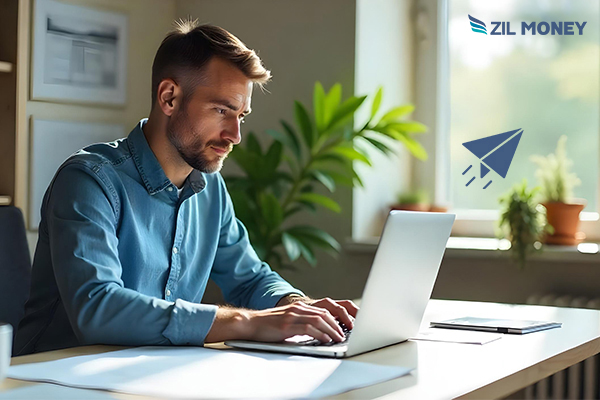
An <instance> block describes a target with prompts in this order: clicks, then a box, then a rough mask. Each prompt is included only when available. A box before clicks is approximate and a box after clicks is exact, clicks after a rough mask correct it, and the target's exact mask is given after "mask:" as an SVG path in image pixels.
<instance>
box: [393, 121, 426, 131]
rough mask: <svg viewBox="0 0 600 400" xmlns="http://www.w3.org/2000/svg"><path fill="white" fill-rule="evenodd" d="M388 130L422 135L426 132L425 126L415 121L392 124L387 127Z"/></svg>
mask: <svg viewBox="0 0 600 400" xmlns="http://www.w3.org/2000/svg"><path fill="white" fill-rule="evenodd" d="M387 126H388V128H390V129H394V130H396V131H400V132H409V133H424V132H427V126H425V125H423V124H422V123H420V122H415V121H406V122H393V123H391V124H388V125H387Z"/></svg>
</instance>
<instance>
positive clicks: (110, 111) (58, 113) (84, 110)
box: [15, 0, 175, 259]
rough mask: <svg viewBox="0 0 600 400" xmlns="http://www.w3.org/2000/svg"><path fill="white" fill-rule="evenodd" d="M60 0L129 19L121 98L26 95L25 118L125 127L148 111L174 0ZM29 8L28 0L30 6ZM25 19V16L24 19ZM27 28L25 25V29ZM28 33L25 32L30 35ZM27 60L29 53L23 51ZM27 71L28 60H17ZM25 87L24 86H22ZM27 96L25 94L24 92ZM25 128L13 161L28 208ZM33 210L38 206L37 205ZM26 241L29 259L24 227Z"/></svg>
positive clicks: (20, 198)
mask: <svg viewBox="0 0 600 400" xmlns="http://www.w3.org/2000/svg"><path fill="white" fill-rule="evenodd" d="M61 1H64V2H65V3H70V4H77V5H83V6H89V7H93V8H95V9H98V10H103V11H117V12H122V13H125V14H126V15H127V16H128V22H129V32H128V34H129V43H128V48H129V54H128V59H127V103H126V104H125V106H122V107H114V106H97V105H82V104H65V103H51V102H45V101H33V100H28V101H27V102H26V116H27V120H28V121H29V119H31V118H32V117H33V118H42V119H50V120H63V121H84V122H106V123H116V124H122V125H123V126H125V128H126V129H125V130H126V132H127V133H128V132H129V130H130V129H131V128H133V126H134V125H135V124H136V123H137V122H138V121H139V120H140V119H141V118H144V117H147V116H148V113H149V111H150V101H151V100H150V94H151V75H152V61H153V59H154V54H155V53H156V49H158V46H159V45H160V42H161V41H162V39H163V38H164V36H165V34H166V33H167V31H169V30H170V29H171V23H172V21H173V19H174V15H175V0H126V1H122V0H61ZM31 12H33V6H32V7H31ZM28 20H29V21H31V18H29V19H28ZM29 31H30V32H31V27H30V30H29ZM31 37H32V35H30V38H31ZM28 60H31V54H29V55H28ZM21 68H24V70H25V73H29V66H28V65H26V66H23V67H21ZM27 92H29V88H28V89H27ZM28 98H29V97H28ZM25 126H26V129H24V130H23V131H21V132H19V138H20V140H22V142H23V149H24V150H25V151H22V152H21V154H20V157H19V161H18V166H17V169H18V171H17V175H18V179H17V182H18V183H19V184H18V186H17V195H16V199H15V200H16V205H17V206H18V207H20V208H21V209H22V210H23V214H24V215H25V216H27V214H28V211H27V210H28V206H29V205H28V198H29V194H28V191H29V187H28V185H27V182H28V176H29V165H30V160H29V152H28V151H27V149H28V148H29V138H30V135H29V122H27V123H26V124H25ZM38 212H39V210H38ZM28 241H29V245H30V249H31V254H32V259H33V251H34V250H35V244H36V242H37V232H35V231H29V232H28Z"/></svg>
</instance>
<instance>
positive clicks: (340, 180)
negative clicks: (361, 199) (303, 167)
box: [323, 170, 353, 187]
mask: <svg viewBox="0 0 600 400" xmlns="http://www.w3.org/2000/svg"><path fill="white" fill-rule="evenodd" d="M323 172H326V173H327V175H329V176H330V177H331V178H332V179H333V181H334V182H335V183H336V184H338V185H344V186H350V187H352V186H353V183H352V178H351V177H349V176H347V175H344V174H341V173H339V172H337V171H329V170H327V171H323Z"/></svg>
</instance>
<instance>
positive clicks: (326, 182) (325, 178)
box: [311, 170, 335, 192]
mask: <svg viewBox="0 0 600 400" xmlns="http://www.w3.org/2000/svg"><path fill="white" fill-rule="evenodd" d="M311 175H312V176H313V177H314V178H315V179H316V180H318V181H319V182H321V183H322V184H323V186H325V187H326V188H327V189H329V191H330V192H334V191H335V181H334V180H333V178H332V177H331V176H330V175H329V174H328V173H326V172H324V171H320V170H313V171H311Z"/></svg>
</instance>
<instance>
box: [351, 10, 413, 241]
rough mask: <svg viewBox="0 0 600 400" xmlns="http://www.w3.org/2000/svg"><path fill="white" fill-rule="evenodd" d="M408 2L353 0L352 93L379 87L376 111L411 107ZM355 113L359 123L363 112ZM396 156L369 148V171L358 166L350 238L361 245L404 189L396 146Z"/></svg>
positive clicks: (406, 176)
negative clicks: (359, 185) (360, 185)
mask: <svg viewBox="0 0 600 400" xmlns="http://www.w3.org/2000/svg"><path fill="white" fill-rule="evenodd" d="M412 8H413V2H412V1H411V0H357V2H356V75H355V87H356V92H357V94H367V93H374V92H375V90H376V89H377V87H379V86H383V88H384V95H383V101H382V103H381V108H380V110H381V111H382V112H383V111H385V110H388V109H389V108H391V107H394V106H398V105H401V104H405V103H411V102H413V91H414V88H413V86H414V84H413V81H414V79H413V77H414V71H413V53H414V50H413V18H412V16H411V15H412ZM364 111H365V112H364V113H362V114H358V117H357V118H356V121H355V124H356V125H357V126H358V125H361V124H364V121H365V120H366V119H367V118H368V111H369V109H365V110H364ZM395 148H396V149H399V150H400V151H399V152H398V154H399V157H392V158H390V157H386V156H384V155H382V154H381V153H380V152H379V151H377V150H374V149H371V150H370V151H369V152H368V154H369V155H370V156H371V158H372V161H373V167H368V166H366V165H364V164H358V165H357V167H356V170H357V173H358V174H359V175H360V176H361V178H362V180H363V182H364V184H365V187H364V188H355V189H354V191H353V209H354V212H353V215H352V237H353V239H354V240H358V241H360V240H364V239H368V238H372V237H373V236H379V234H380V233H381V229H382V228H383V223H384V221H385V218H386V215H387V211H388V210H389V207H390V205H392V204H393V203H394V202H395V198H396V195H397V194H398V193H399V192H400V191H402V190H403V189H405V188H407V187H408V186H409V184H410V182H409V180H410V166H411V162H412V160H411V156H410V155H409V154H408V153H407V152H406V151H405V150H404V148H403V147H402V146H400V145H396V146H395Z"/></svg>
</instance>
